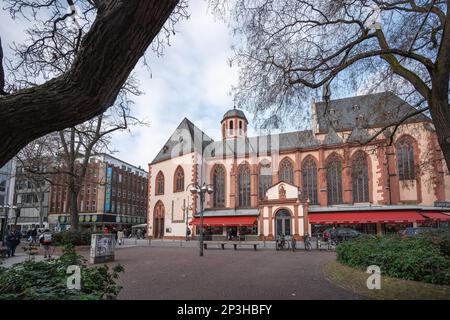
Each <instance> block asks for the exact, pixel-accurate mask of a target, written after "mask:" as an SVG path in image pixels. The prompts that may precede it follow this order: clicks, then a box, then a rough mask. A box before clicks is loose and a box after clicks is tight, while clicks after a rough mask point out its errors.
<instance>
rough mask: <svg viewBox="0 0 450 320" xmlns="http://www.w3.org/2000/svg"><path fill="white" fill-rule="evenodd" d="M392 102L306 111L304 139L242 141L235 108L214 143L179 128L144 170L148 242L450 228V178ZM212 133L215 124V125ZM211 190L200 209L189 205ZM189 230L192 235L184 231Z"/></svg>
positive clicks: (332, 104)
mask: <svg viewBox="0 0 450 320" xmlns="http://www.w3.org/2000/svg"><path fill="white" fill-rule="evenodd" d="M414 112H415V109H414V108H413V107H412V106H411V105H409V104H408V103H406V102H405V101H403V100H402V99H400V98H399V97H398V96H396V95H394V94H393V93H390V92H383V93H376V94H369V95H363V96H355V97H349V98H344V99H338V100H331V101H329V102H328V103H325V102H314V101H313V102H312V103H311V115H312V116H311V126H310V130H304V131H295V132H287V133H280V134H269V135H261V136H256V137H248V136H247V131H248V125H249V123H248V120H247V118H246V116H245V113H244V112H243V111H241V110H238V109H231V110H229V111H228V112H226V113H225V115H224V116H223V118H222V121H221V122H220V126H221V127H220V128H221V133H222V139H221V140H220V141H214V140H213V139H211V138H210V137H209V136H208V135H207V134H206V133H205V132H203V131H202V130H200V129H199V128H198V127H196V126H195V125H194V123H193V122H191V121H190V120H188V119H187V118H185V119H183V120H182V121H181V123H180V125H179V126H178V128H177V129H176V130H175V132H174V133H173V134H172V135H171V136H170V138H169V139H168V141H167V142H166V143H165V144H164V146H162V149H161V151H160V152H159V153H158V154H157V156H156V157H155V159H153V161H152V162H151V163H150V164H149V173H148V181H149V184H148V185H149V187H148V210H147V212H148V219H147V223H148V235H151V236H152V237H153V238H166V239H185V238H186V236H187V235H189V234H190V237H194V238H195V237H196V236H197V235H198V234H199V223H200V218H199V217H200V212H201V209H202V208H204V209H203V224H204V226H205V228H206V230H205V231H206V234H207V235H227V236H234V237H236V236H237V237H241V238H242V239H245V236H246V235H253V236H258V238H259V239H266V240H273V239H274V238H275V237H276V235H279V234H285V235H293V236H295V237H296V238H297V239H301V237H302V236H303V235H304V234H306V233H308V234H310V235H311V234H312V235H314V234H316V233H318V232H322V231H323V230H324V229H326V228H329V227H331V226H346V227H351V228H353V229H357V230H359V231H361V232H364V233H372V234H386V233H395V232H397V231H399V230H401V229H404V228H405V227H408V226H435V227H441V228H448V227H449V223H450V222H449V221H450V175H449V172H448V170H447V167H446V165H445V162H444V160H443V156H442V152H441V150H440V148H439V144H438V141H437V136H436V132H435V129H434V126H433V124H432V121H431V119H430V118H428V117H427V116H425V115H423V114H419V115H414V116H411V117H408V118H407V120H406V121H403V122H401V124H400V125H398V126H396V124H397V123H399V122H400V120H401V119H404V118H405V117H407V116H408V115H410V114H412V113H414ZM218 125H219V124H218ZM203 184H205V186H209V187H210V188H212V189H213V192H212V193H211V194H208V193H206V194H205V199H204V203H200V200H201V199H200V198H201V197H200V195H199V194H192V193H191V192H190V189H191V188H192V187H195V186H202V185H203ZM188 230H189V231H188Z"/></svg>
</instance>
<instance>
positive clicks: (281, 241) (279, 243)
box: [275, 234, 289, 251]
mask: <svg viewBox="0 0 450 320" xmlns="http://www.w3.org/2000/svg"><path fill="white" fill-rule="evenodd" d="M288 249H289V243H288V241H286V236H285V235H284V234H280V235H279V236H278V237H277V239H276V241H275V250H277V251H278V250H288Z"/></svg>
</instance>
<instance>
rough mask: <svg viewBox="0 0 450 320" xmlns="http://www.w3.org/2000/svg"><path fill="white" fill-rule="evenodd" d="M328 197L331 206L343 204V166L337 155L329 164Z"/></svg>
mask: <svg viewBox="0 0 450 320" xmlns="http://www.w3.org/2000/svg"><path fill="white" fill-rule="evenodd" d="M327 197H328V204H329V205H331V204H340V203H342V164H341V160H340V159H339V157H337V156H336V155H334V156H332V157H331V158H330V159H329V160H328V162H327Z"/></svg>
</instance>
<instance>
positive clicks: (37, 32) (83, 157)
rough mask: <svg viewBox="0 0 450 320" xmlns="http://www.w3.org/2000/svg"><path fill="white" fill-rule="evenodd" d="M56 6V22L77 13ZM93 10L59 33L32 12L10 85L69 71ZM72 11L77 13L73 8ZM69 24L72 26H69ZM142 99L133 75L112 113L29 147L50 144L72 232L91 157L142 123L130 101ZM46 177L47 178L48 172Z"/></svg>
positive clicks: (17, 8) (15, 3)
mask: <svg viewBox="0 0 450 320" xmlns="http://www.w3.org/2000/svg"><path fill="white" fill-rule="evenodd" d="M9 2H10V3H11V9H13V10H15V11H13V12H20V13H23V12H22V11H21V10H23V9H24V8H27V9H29V8H30V7H29V5H28V6H24V7H21V6H23V5H22V2H21V1H20V2H18V1H16V0H9ZM55 5H56V9H53V10H54V16H55V17H60V16H61V17H62V18H57V19H56V20H58V19H65V18H70V15H69V14H71V13H73V12H69V13H68V14H66V15H63V12H61V10H63V9H64V8H63V7H58V5H57V2H56V4H55ZM71 5H73V3H71ZM92 9H93V7H92V6H90V5H89V4H87V5H86V6H85V7H82V8H81V10H80V11H81V16H80V15H78V16H77V17H76V20H75V21H71V20H67V23H66V25H65V28H61V29H56V28H55V25H54V23H55V22H54V21H53V25H52V29H48V28H47V27H46V25H47V24H48V23H49V22H50V21H52V20H51V19H50V20H48V19H46V18H42V17H40V16H39V15H38V13H37V12H34V11H32V14H33V17H34V21H35V22H36V25H34V26H33V27H32V28H30V29H28V31H27V33H28V35H29V37H30V39H29V43H25V44H21V45H15V46H14V47H13V52H14V56H15V59H13V60H9V63H8V64H7V66H8V70H9V74H10V77H11V78H12V79H13V81H12V83H14V84H15V85H16V86H19V87H23V88H26V87H29V86H33V85H35V82H36V81H37V80H38V79H40V78H44V79H51V78H54V77H57V76H58V75H59V74H64V73H65V72H66V71H67V70H69V69H70V68H71V65H72V64H73V60H74V59H76V56H77V53H78V50H79V48H80V47H79V43H80V37H81V34H83V28H85V27H86V26H88V25H89V24H90V21H91V20H90V19H91V18H90V15H91V11H92ZM71 10H75V9H72V8H71ZM64 21H65V20H64ZM71 23H73V24H74V25H73V26H71V25H70V24H71ZM166 32H167V31H166ZM155 50H160V49H158V48H157V49H155ZM139 94H141V92H140V91H139V89H138V83H137V81H136V79H135V78H134V77H133V76H130V77H129V78H128V79H127V81H126V82H125V83H124V84H123V86H122V88H121V90H120V91H119V93H118V96H117V98H116V100H115V102H114V104H113V106H112V107H111V108H109V109H108V111H106V112H105V113H102V114H100V115H99V116H96V117H94V118H92V119H90V120H88V121H86V122H83V123H81V124H79V125H77V126H72V127H70V128H67V129H63V130H60V131H59V132H57V133H51V134H49V135H47V136H45V137H44V138H41V139H38V140H35V141H34V142H32V143H31V148H32V149H35V148H36V147H35V146H36V145H39V146H41V147H42V148H43V147H45V146H47V145H51V146H52V148H47V149H49V152H50V153H52V155H51V156H50V157H51V158H52V160H53V161H54V165H53V167H52V170H51V172H50V174H51V175H52V176H53V177H52V179H51V182H52V184H59V185H62V186H63V187H64V188H66V187H67V188H68V198H69V199H68V202H69V211H70V214H71V220H72V223H71V227H72V229H75V230H76V229H78V213H79V208H78V196H79V193H80V190H81V188H82V185H83V183H84V179H85V176H86V172H87V170H88V166H89V160H90V158H91V156H92V155H95V154H97V153H100V152H102V151H105V150H108V148H109V143H110V140H111V137H112V134H113V133H114V132H116V131H121V130H127V129H128V130H129V129H130V127H132V126H135V125H140V124H144V122H142V121H140V120H138V119H137V118H135V117H133V116H132V114H131V107H132V105H133V101H132V100H131V99H130V96H133V95H139ZM29 148H30V145H29V146H27V147H26V148H25V149H24V150H22V151H21V154H23V153H24V152H26V151H28V149H29ZM27 170H28V173H29V174H31V175H32V176H37V177H39V175H40V174H41V172H39V171H38V170H36V169H35V168H34V167H27ZM45 174H49V173H48V172H45ZM56 181H57V182H56Z"/></svg>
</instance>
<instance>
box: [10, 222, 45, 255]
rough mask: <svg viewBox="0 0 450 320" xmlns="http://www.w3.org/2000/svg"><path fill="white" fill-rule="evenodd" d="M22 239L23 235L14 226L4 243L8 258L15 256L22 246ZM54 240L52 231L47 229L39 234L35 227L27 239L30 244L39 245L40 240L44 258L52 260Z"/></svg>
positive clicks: (29, 232) (28, 233)
mask: <svg viewBox="0 0 450 320" xmlns="http://www.w3.org/2000/svg"><path fill="white" fill-rule="evenodd" d="M21 238H22V234H21V233H20V231H19V229H18V228H17V227H16V226H12V227H11V229H10V230H9V231H8V232H7V234H6V237H5V239H4V241H5V245H6V255H7V256H8V258H10V257H14V256H15V253H16V248H17V246H18V245H19V244H20V240H21ZM52 238H53V235H52V232H51V231H50V229H45V230H44V231H43V232H42V233H39V232H38V229H37V227H35V228H33V229H31V230H29V231H28V232H27V239H28V241H30V243H32V244H37V241H38V239H39V243H40V244H41V246H42V247H43V249H44V258H51V245H52V240H53V239H52Z"/></svg>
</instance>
